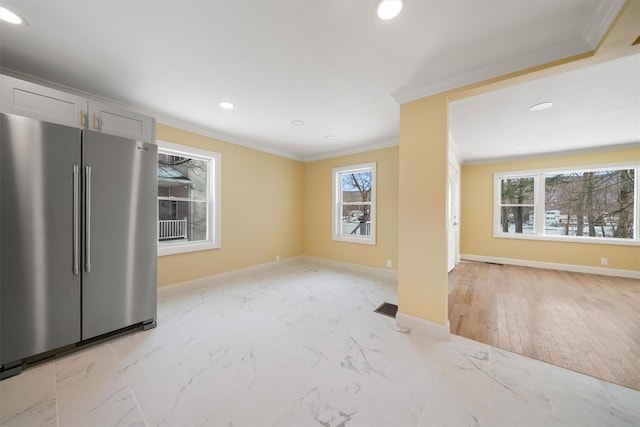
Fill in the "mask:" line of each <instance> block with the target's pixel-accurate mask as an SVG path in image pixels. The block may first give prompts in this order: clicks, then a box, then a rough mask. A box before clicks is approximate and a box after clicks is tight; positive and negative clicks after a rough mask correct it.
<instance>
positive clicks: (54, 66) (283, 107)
mask: <svg viewBox="0 0 640 427" xmlns="http://www.w3.org/2000/svg"><path fill="white" fill-rule="evenodd" d="M376 3H377V0H321V1H318V0H316V1H313V0H209V1H206V0H136V1H117V0H90V1H88V0H0V4H2V5H3V6H6V7H9V8H10V9H12V10H13V11H14V12H17V13H19V14H21V15H22V16H23V17H25V18H26V19H27V21H28V23H29V25H28V26H26V27H12V26H9V25H8V24H5V23H1V24H0V65H1V66H2V67H3V69H4V70H5V72H9V73H13V74H17V75H21V76H23V77H25V76H28V77H29V78H31V79H34V80H44V81H47V82H51V83H55V84H57V85H61V86H66V87H71V88H75V89H77V90H79V91H83V92H86V93H90V94H94V95H98V96H100V97H103V98H107V99H110V100H114V101H117V102H120V103H123V104H125V105H128V106H131V107H134V108H136V109H138V110H141V111H145V112H148V113H151V114H153V115H155V116H156V117H158V120H159V121H160V122H164V123H167V124H172V125H176V126H180V127H183V128H187V129H192V130H195V131H199V132H202V133H206V134H208V135H212V136H217V137H220V138H222V139H225V140H227V141H231V142H235V143H239V144H243V145H249V146H253V147H256V148H260V149H262V150H265V151H269V152H273V153H277V154H281V155H285V156H288V157H292V158H296V159H301V160H309V159H314V158H321V157H327V156H330V155H332V154H337V153H346V152H352V151H353V152H355V151H361V150H363V149H366V148H373V147H381V146H388V145H394V144H397V143H398V126H399V104H398V102H404V101H407V100H411V99H416V98H419V97H422V96H426V95H429V94H432V93H436V92H439V91H442V90H445V89H450V88H454V87H458V86H461V85H463V84H466V83H471V82H475V81H480V80H484V79H486V78H488V77H493V76H497V75H501V74H505V73H508V72H511V71H516V70H519V69H523V68H527V67H531V66H534V65H538V64H541V63H546V62H549V61H553V60H556V59H560V58H565V57H568V56H571V55H575V54H579V53H583V52H587V51H591V50H593V49H594V47H595V46H596V45H597V43H598V41H599V40H600V39H601V37H602V35H603V34H604V32H605V31H606V30H607V28H608V27H609V25H610V23H611V22H612V20H613V19H614V18H615V16H616V15H617V13H618V12H619V10H620V8H621V7H622V5H623V4H624V0H562V1H558V0H406V1H405V3H406V4H405V8H404V10H403V12H402V13H401V14H400V16H398V17H397V18H396V19H394V20H392V21H381V20H379V19H378V18H377V17H376V16H375V7H376ZM635 65H637V63H636V64H635ZM569 80H572V79H569ZM635 83H636V84H637V81H636V82H635ZM538 84H540V85H544V82H542V81H541V82H538ZM551 86H553V87H555V88H556V89H558V88H560V89H563V88H565V86H564V85H562V84H560V86H558V84H557V83H554V84H552V85H551ZM588 86H590V87H593V86H594V85H593V84H588ZM636 87H637V85H636ZM536 90H537V91H538V93H545V95H546V94H547V93H549V97H552V98H553V99H554V100H561V99H564V98H560V97H559V96H560V95H563V96H567V97H568V96H570V94H556V93H552V92H541V89H540V88H539V87H538V88H536ZM576 90H577V89H576ZM517 92H518V90H517V89H516V88H514V92H513V93H510V94H505V95H504V96H505V97H507V98H509V97H513V96H516V95H518V93H517ZM604 92H606V91H604ZM527 93H529V92H528V91H527V90H523V91H522V96H525V95H526V94H527ZM580 93H583V92H582V90H581V92H580ZM636 94H637V91H636ZM607 95H608V94H607V93H604V94H603V96H605V97H607ZM495 96H496V97H497V99H496V100H493V99H492V98H485V99H483V100H482V101H480V102H482V105H483V107H482V108H481V110H484V111H485V112H487V114H486V115H485V120H484V121H483V122H482V123H478V122H479V119H478V120H476V119H474V117H473V116H474V115H476V113H474V111H478V108H479V107H478V104H476V102H477V100H475V99H469V100H465V101H460V103H459V104H457V105H454V106H453V107H452V112H453V117H452V122H453V124H454V128H453V129H452V136H453V137H454V139H455V143H456V144H457V146H458V148H459V152H460V155H461V157H462V158H463V159H465V160H466V159H477V158H478V156H479V155H482V153H480V154H478V146H479V145H481V146H482V147H484V148H483V152H484V153H487V152H492V153H494V157H499V156H501V155H502V154H503V153H505V148H504V146H501V145H494V144H504V142H500V141H499V140H498V138H497V136H496V134H495V133H494V134H491V133H489V131H490V130H491V128H493V129H494V130H495V129H496V128H497V127H498V126H502V125H501V124H500V123H497V124H496V125H494V126H491V125H490V123H491V122H490V120H496V117H497V119H498V120H499V122H502V123H503V124H504V123H508V124H509V126H506V129H505V130H504V133H505V134H509V135H513V134H514V132H515V133H517V131H518V125H517V123H518V120H520V118H521V117H524V116H517V114H516V110H517V109H516V108H515V107H513V108H510V109H509V110H508V111H507V112H504V111H503V110H502V109H500V108H499V106H498V107H496V106H493V105H489V103H490V102H505V99H507V98H500V97H499V95H495ZM480 98H481V97H478V99H480ZM221 100H228V101H231V102H233V103H234V104H235V105H236V108H235V109H234V110H231V111H226V110H222V109H221V108H220V107H219V106H218V102H219V101H221ZM531 100H532V98H531V97H530V96H529V97H528V98H526V99H525V100H523V101H521V103H522V104H523V105H524V106H525V107H528V106H529V105H528V104H530V103H531ZM510 102H515V101H513V100H512V101H510ZM558 102H559V101H558ZM575 102H577V101H575V100H574V104H573V105H576V104H575ZM510 105H513V104H510ZM562 108H564V107H562V104H559V105H558V108H555V109H552V110H549V111H547V112H542V113H543V114H547V116H548V115H549V113H550V114H558V115H559V114H560V112H561V111H562V110H561V109H562ZM458 109H459V110H460V111H461V114H463V116H464V117H463V118H460V119H458V118H457V117H456V114H457V113H456V111H457V110H458ZM497 110H499V111H500V114H497V115H495V116H492V117H493V118H492V117H491V116H489V115H488V112H490V111H497ZM567 111H569V110H567ZM610 111H611V110H610ZM625 111H626V110H625ZM569 112H570V111H569ZM574 112H575V111H574ZM627 112H628V111H627ZM526 113H528V111H526ZM507 114H509V116H508V119H509V120H506V117H507ZM539 117H542V115H540V116H539ZM598 117H600V116H598ZM503 119H504V120H506V121H503ZM292 120H304V121H305V125H304V126H292V125H291V121H292ZM530 120H533V119H527V120H526V121H525V124H526V125H527V126H531V123H530ZM558 120H560V119H558ZM589 120H591V119H589ZM612 120H614V119H612ZM558 122H559V121H558ZM558 122H556V123H558ZM609 123H614V124H615V123H619V122H616V121H611V122H609ZM483 124H484V128H485V129H484V130H483V132H485V133H484V134H483V135H484V136H483V139H482V140H479V139H478V135H477V132H476V131H473V130H469V129H465V127H466V126H467V125H468V126H469V127H470V128H471V127H472V126H479V127H476V130H478V131H480V130H482V129H480V128H481V127H482V126H483ZM507 131H508V132H507ZM326 135H335V137H336V138H335V140H333V141H329V140H327V139H325V136H326ZM565 135H571V132H570V131H567V132H566V133H565ZM584 142H585V141H582V142H581V143H584ZM588 142H589V143H590V144H594V143H596V142H597V141H595V138H594V139H592V140H589V141H588ZM509 143H510V144H512V142H509ZM563 143H570V145H568V146H567V149H569V148H576V147H578V146H579V143H577V142H576V141H574V140H571V141H566V140H563ZM523 144H525V143H524V142H522V143H518V145H523ZM536 144H537V146H540V147H542V145H541V142H540V138H538V139H536V140H535V141H531V140H528V141H527V142H526V145H529V146H534V145H536ZM552 147H554V148H558V140H557V139H555V140H554V144H553V145H552ZM527 153H529V152H527ZM509 155H513V153H512V152H511V151H509Z"/></svg>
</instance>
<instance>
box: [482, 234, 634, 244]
mask: <svg viewBox="0 0 640 427" xmlns="http://www.w3.org/2000/svg"><path fill="white" fill-rule="evenodd" d="M493 237H497V238H499V239H518V240H541V241H546V242H565V243H587V244H596V245H616V246H640V240H632V239H612V238H606V237H602V238H597V237H578V236H565V237H562V236H553V237H552V236H539V235H534V234H503V233H494V234H493Z"/></svg>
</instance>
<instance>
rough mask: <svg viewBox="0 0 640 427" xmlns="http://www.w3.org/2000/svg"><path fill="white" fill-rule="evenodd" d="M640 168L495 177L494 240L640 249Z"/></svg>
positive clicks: (618, 166) (609, 167)
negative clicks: (498, 238)
mask: <svg viewBox="0 0 640 427" xmlns="http://www.w3.org/2000/svg"><path fill="white" fill-rule="evenodd" d="M638 169H639V167H638V165H637V164H615V165H607V166H593V167H581V168H567V169H554V170H538V171H526V172H513V173H511V172H510V173H496V174H495V175H494V200H495V207H494V236H495V237H510V238H522V239H527V238H529V239H545V240H560V241H562V240H564V241H566V240H571V241H581V242H603V243H609V244H612V243H613V244H638V243H639V242H640V239H639V236H638V222H639V215H640V214H639V212H638V211H639V209H638V199H639V198H640V197H639V195H638V194H639V189H638Z"/></svg>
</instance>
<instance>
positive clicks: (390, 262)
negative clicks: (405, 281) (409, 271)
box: [387, 259, 393, 268]
mask: <svg viewBox="0 0 640 427" xmlns="http://www.w3.org/2000/svg"><path fill="white" fill-rule="evenodd" d="M392 266H393V261H391V260H390V259H388V260H387V268H391V267H392Z"/></svg>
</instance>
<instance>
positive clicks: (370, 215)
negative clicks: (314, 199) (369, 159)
mask: <svg viewBox="0 0 640 427" xmlns="http://www.w3.org/2000/svg"><path fill="white" fill-rule="evenodd" d="M332 189H333V190H332V191H333V203H332V212H333V215H332V225H333V240H337V241H341V242H352V243H364V244H369V245H375V244H376V164H375V162H374V163H364V164H360V165H353V166H346V167H341V168H334V169H333V178H332Z"/></svg>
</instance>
